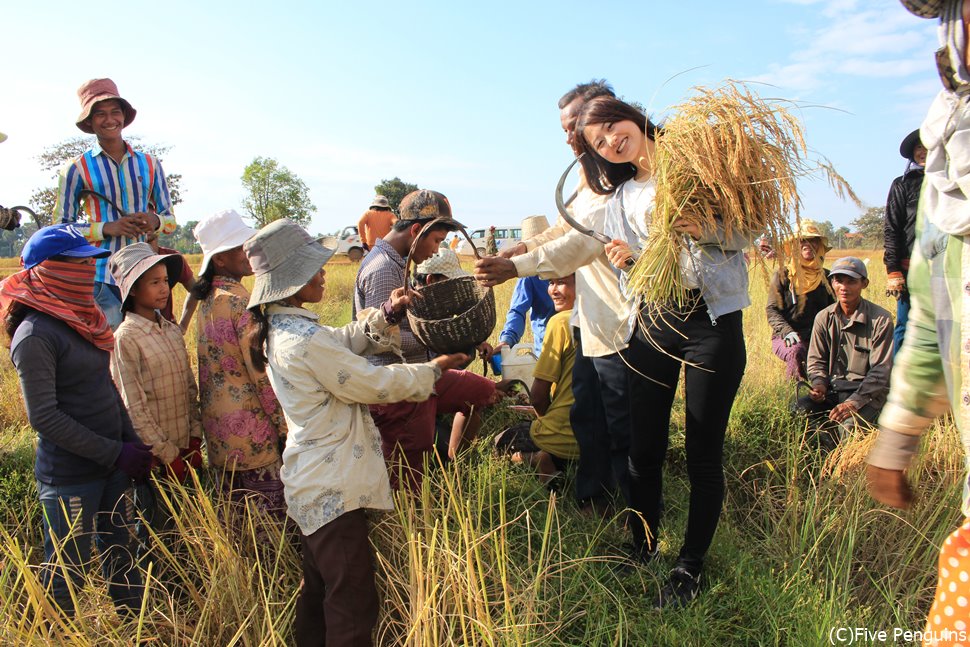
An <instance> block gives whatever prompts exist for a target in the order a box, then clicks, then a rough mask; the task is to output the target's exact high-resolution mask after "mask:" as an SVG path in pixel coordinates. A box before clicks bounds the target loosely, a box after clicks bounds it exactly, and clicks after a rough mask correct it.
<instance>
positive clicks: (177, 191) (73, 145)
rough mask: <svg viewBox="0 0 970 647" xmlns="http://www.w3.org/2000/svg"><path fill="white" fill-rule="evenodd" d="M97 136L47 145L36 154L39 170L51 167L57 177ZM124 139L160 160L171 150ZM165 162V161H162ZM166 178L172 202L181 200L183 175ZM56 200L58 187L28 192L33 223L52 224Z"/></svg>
mask: <svg viewBox="0 0 970 647" xmlns="http://www.w3.org/2000/svg"><path fill="white" fill-rule="evenodd" d="M97 141H98V140H97V137H94V136H88V137H71V138H70V139H65V140H64V141H62V142H59V143H57V144H54V145H53V146H48V147H47V148H45V149H44V151H43V152H42V153H41V154H40V155H38V156H37V161H38V162H40V168H41V170H42V171H53V172H54V173H53V174H52V175H51V177H52V179H53V180H54V181H55V182H56V181H57V172H58V171H59V170H60V168H61V167H62V166H64V165H65V164H67V163H68V162H70V161H71V160H73V159H75V158H76V157H79V156H81V155H83V154H84V153H85V152H86V151H87V150H88V149H89V148H91V147H92V146H94V145H95V144H96V143H97ZM125 141H126V142H128V143H129V144H131V147H132V148H134V149H135V150H138V151H142V152H144V153H148V154H149V155H153V156H154V157H156V158H158V161H159V162H163V158H164V157H165V155H166V154H167V153H168V152H169V151H170V150H172V147H171V146H164V145H162V144H145V143H142V141H141V138H140V137H125ZM163 164H164V162H163ZM165 179H166V180H167V181H168V192H169V195H170V196H171V198H172V204H173V205H176V204H179V203H180V202H182V189H181V186H182V176H181V174H179V173H166V174H165ZM56 203H57V187H56V186H49V187H41V188H38V189H35V190H34V192H33V194H31V196H30V206H31V208H32V209H33V210H34V211H35V212H36V213H37V221H36V222H35V223H34V224H36V225H37V226H38V227H46V226H47V225H49V224H51V219H52V217H53V214H54V205H55V204H56Z"/></svg>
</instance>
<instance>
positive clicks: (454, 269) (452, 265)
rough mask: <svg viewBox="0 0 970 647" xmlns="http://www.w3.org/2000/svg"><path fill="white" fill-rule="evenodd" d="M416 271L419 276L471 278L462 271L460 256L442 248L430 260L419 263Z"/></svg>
mask: <svg viewBox="0 0 970 647" xmlns="http://www.w3.org/2000/svg"><path fill="white" fill-rule="evenodd" d="M414 271H415V272H416V273H418V274H443V275H444V276H447V277H448V278H449V279H457V278H458V277H460V276H470V275H469V273H468V272H466V271H465V270H464V269H462V267H461V263H460V262H459V261H458V254H456V253H455V252H453V251H451V249H449V248H447V247H442V248H440V249H439V250H438V251H437V252H436V253H435V254H433V255H432V256H431V257H430V258H429V259H428V260H426V261H423V262H421V263H419V264H418V266H417V267H416V268H415V269H414Z"/></svg>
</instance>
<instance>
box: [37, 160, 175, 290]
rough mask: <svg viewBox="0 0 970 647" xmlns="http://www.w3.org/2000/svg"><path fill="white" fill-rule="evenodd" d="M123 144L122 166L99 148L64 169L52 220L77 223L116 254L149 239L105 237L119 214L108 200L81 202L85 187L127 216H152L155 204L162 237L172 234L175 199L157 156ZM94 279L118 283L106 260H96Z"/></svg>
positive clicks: (94, 241) (87, 198) (91, 238)
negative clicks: (146, 213)
mask: <svg viewBox="0 0 970 647" xmlns="http://www.w3.org/2000/svg"><path fill="white" fill-rule="evenodd" d="M125 146H126V147H127V148H128V152H127V153H125V156H124V157H123V158H122V159H121V163H120V164H118V163H117V162H115V161H114V160H113V159H112V158H111V156H110V155H108V154H107V153H105V152H104V151H103V150H101V147H100V146H99V145H98V144H95V145H94V147H93V148H91V150H89V151H88V152H86V153H84V154H83V155H81V156H80V157H78V158H77V159H75V160H74V161H73V162H70V163H68V164H66V165H65V166H64V167H62V168H61V170H60V172H59V174H58V175H59V179H58V187H57V204H56V205H55V207H54V222H58V221H60V222H69V223H73V224H74V225H75V226H76V227H77V228H78V229H79V230H81V232H82V233H84V236H85V238H87V239H88V241H90V242H91V244H93V245H95V246H98V247H102V248H104V249H109V250H111V252H112V253H114V252H116V251H118V250H119V249H121V248H122V247H126V246H127V245H130V244H131V243H135V242H145V237H144V236H139V237H138V239H137V240H136V239H134V238H126V237H121V238H117V237H114V236H105V235H104V232H103V231H102V228H103V227H104V224H105V223H107V222H114V221H116V220H118V219H119V218H120V217H121V214H120V213H118V211H117V209H115V208H114V207H113V206H111V205H110V204H108V203H107V202H105V201H104V200H101V199H99V198H95V197H93V196H85V197H84V198H83V203H82V198H81V195H80V193H81V191H82V190H83V189H89V190H91V191H97V192H98V193H100V194H102V195H104V196H107V197H108V198H110V199H111V201H112V202H114V204H116V205H118V207H119V208H121V209H124V210H125V212H126V213H139V212H142V213H144V212H148V211H150V209H149V204H152V205H154V206H155V212H156V213H157V214H158V218H159V220H160V221H161V227H160V229H159V233H162V234H171V233H172V232H174V231H175V216H174V215H173V213H172V199H171V197H170V196H169V193H168V182H166V180H165V172H164V171H163V170H162V165H161V164H160V163H159V161H158V159H157V158H155V157H154V156H153V155H149V154H148V153H143V152H141V151H136V150H135V149H133V148H132V147H131V145H129V144H128V143H127V142H126V143H125ZM94 280H95V281H100V282H102V283H110V284H112V285H113V284H114V282H115V280H114V278H113V277H112V276H111V272H109V271H108V259H107V258H99V259H98V262H97V271H96V273H95V275H94Z"/></svg>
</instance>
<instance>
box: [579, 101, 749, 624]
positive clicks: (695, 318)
mask: <svg viewBox="0 0 970 647" xmlns="http://www.w3.org/2000/svg"><path fill="white" fill-rule="evenodd" d="M658 132H659V131H658V128H657V126H655V125H654V124H653V123H651V122H650V121H649V120H648V119H647V118H646V116H644V115H643V114H642V113H641V112H640V111H639V110H637V109H636V108H634V107H633V106H630V105H628V104H626V103H624V102H622V101H619V100H617V99H614V98H611V97H599V98H597V99H594V100H592V101H590V102H588V103H587V104H586V105H585V107H584V108H583V111H582V113H581V115H580V117H579V120H578V122H577V126H576V134H577V141H578V143H579V148H580V152H582V153H584V155H582V157H581V158H580V161H581V163H582V165H583V169H584V171H585V174H586V178H587V180H588V182H589V185H590V187H591V188H592V189H593V191H595V192H596V193H599V194H609V193H613V195H612V197H611V198H610V201H609V203H608V205H607V216H606V230H607V231H606V234H607V235H608V236H610V237H611V238H612V239H613V242H612V243H610V244H609V245H607V248H606V250H607V254H608V256H609V258H610V261H611V262H612V263H613V264H614V266H616V267H617V268H621V269H622V270H623V272H622V273H621V277H620V283H621V288H622V289H624V290H629V289H630V288H631V286H630V285H629V278H630V275H629V268H628V265H627V262H628V260H629V259H631V258H633V257H635V256H637V255H638V254H639V252H640V251H641V248H642V247H643V246H644V244H645V241H647V239H648V234H649V231H650V228H651V226H652V225H651V220H652V219H653V217H654V210H655V197H656V193H657V183H656V180H655V172H654V171H655V155H656V152H657V143H656V141H655V140H656V137H657V134H658ZM691 215H692V214H691V213H689V212H687V211H684V212H681V213H680V214H679V217H676V218H674V219H673V220H672V229H673V233H672V234H671V235H670V236H669V237H668V238H667V240H674V239H676V238H680V239H681V242H680V246H679V248H678V249H679V251H677V252H676V253H677V254H679V263H678V265H679V271H678V272H674V273H673V274H671V275H668V276H669V278H662V277H653V278H652V279H651V280H653V281H662V280H668V281H676V282H677V283H678V288H679V289H680V290H681V294H683V295H684V297H683V298H682V299H679V300H674V301H670V302H666V301H665V302H649V301H645V300H643V299H641V298H635V299H633V300H632V303H633V307H632V308H631V312H630V317H629V321H628V324H627V328H626V330H624V331H621V332H622V333H624V334H625V336H626V338H628V339H629V342H630V346H629V348H628V350H627V354H626V357H627V360H628V363H629V365H630V366H631V371H630V374H629V379H630V414H631V420H637V421H641V422H640V424H639V428H637V427H636V426H635V427H634V428H633V429H632V433H631V438H630V500H631V505H632V507H633V508H634V510H635V511H636V512H637V513H639V514H640V515H642V517H643V521H644V522H645V524H646V528H644V526H643V524H641V523H634V524H632V525H631V528H632V530H633V534H634V544H635V546H634V547H635V549H636V550H635V554H638V555H639V556H640V558H641V559H642V560H643V561H647V560H649V559H652V558H653V557H655V556H656V555H657V553H658V545H657V535H656V533H657V528H658V525H659V522H660V512H661V507H662V472H663V462H664V457H665V455H666V452H667V444H668V436H669V432H670V411H671V406H672V405H673V401H674V395H675V393H676V390H677V381H678V378H679V374H680V369H681V365H682V364H683V365H684V366H685V369H686V370H685V396H684V398H685V405H686V411H685V419H686V429H685V435H686V438H685V449H686V453H687V472H688V476H689V479H690V509H689V512H688V518H687V531H686V534H685V536H684V542H683V545H682V547H681V549H680V553H679V555H678V558H677V563H676V566H675V567H674V569H673V570H672V571H671V572H670V575H669V578H668V580H667V582H666V583H665V584H664V586H663V587H662V588H661V591H660V594H659V596H658V598H657V599H656V602H655V606H656V607H657V608H668V607H678V606H682V605H684V604H687V603H688V602H690V601H691V600H692V599H693V598H694V597H695V596H696V595H697V594H698V592H699V589H700V575H701V571H702V569H703V564H704V556H705V554H706V553H707V550H708V548H709V546H710V544H711V541H712V539H713V537H714V531H715V529H716V528H717V523H718V519H719V518H720V513H721V507H722V503H723V499H724V475H723V467H722V458H723V446H724V434H725V430H726V428H727V422H728V417H729V415H730V412H731V407H732V405H733V403H734V396H735V394H736V393H737V390H738V387H739V385H740V383H741V377H742V375H743V374H744V368H745V362H746V355H745V345H744V336H743V332H742V326H741V323H742V317H741V310H742V308H744V307H746V306H747V305H749V304H750V298H749V296H748V273H747V268H746V266H745V262H744V256H743V254H742V251H741V250H742V249H743V248H744V247H745V246H746V245H747V244H748V241H747V240H746V239H745V238H744V237H743V236H741V235H740V229H739V228H737V227H735V228H733V231H726V228H725V227H724V225H723V224H722V223H720V222H719V223H717V224H715V225H714V226H705V225H704V224H702V223H701V222H700V221H699V219H697V218H691ZM728 229H730V228H728ZM633 291H634V292H635V291H636V290H633ZM631 296H637V297H638V295H631Z"/></svg>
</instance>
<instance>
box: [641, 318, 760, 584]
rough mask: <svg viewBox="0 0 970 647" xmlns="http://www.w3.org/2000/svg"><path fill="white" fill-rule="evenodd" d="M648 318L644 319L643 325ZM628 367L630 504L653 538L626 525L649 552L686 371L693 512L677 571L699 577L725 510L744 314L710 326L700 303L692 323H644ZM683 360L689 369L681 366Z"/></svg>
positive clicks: (683, 320)
mask: <svg viewBox="0 0 970 647" xmlns="http://www.w3.org/2000/svg"><path fill="white" fill-rule="evenodd" d="M645 316H646V315H645V313H643V314H642V317H645ZM627 358H628V360H629V361H630V365H631V369H632V370H631V371H630V420H631V421H632V433H631V436H630V501H631V506H632V507H633V509H634V510H636V511H637V512H639V513H640V514H642V515H643V518H644V520H645V521H646V523H647V526H648V527H649V529H650V532H651V534H652V535H653V538H647V537H646V536H645V532H644V528H643V526H642V524H640V523H633V524H631V528H632V531H633V536H634V541H636V542H638V543H645V544H646V546H647V548H649V549H652V548H653V546H654V541H655V537H656V534H657V529H658V527H659V524H660V510H661V505H662V501H663V463H664V458H665V457H666V454H667V442H668V436H669V434H670V408H671V406H672V405H673V401H674V394H675V393H676V391H677V381H678V379H679V378H680V369H681V366H684V368H685V405H686V410H687V413H686V430H685V436H686V438H685V446H686V451H687V474H688V477H689V479H690V510H689V512H688V515H687V532H686V534H685V535H684V544H683V546H682V547H681V550H680V556H679V558H678V564H679V565H681V566H684V567H686V568H687V569H688V570H690V571H691V572H694V573H695V574H696V573H699V572H700V570H701V568H702V567H703V562H704V555H705V554H706V553H707V549H708V548H709V547H710V545H711V541H712V540H713V538H714V531H715V530H716V529H717V522H718V519H719V518H720V516H721V507H722V505H723V503H724V469H723V454H724V432H725V430H726V429H727V423H728V418H729V416H730V414H731V406H732V405H733V404H734V396H735V395H736V394H737V391H738V387H739V386H740V384H741V378H742V376H743V375H744V367H745V363H746V361H747V357H746V354H745V347H744V333H743V330H742V316H741V311H740V310H738V311H735V312H731V313H729V314H726V315H723V316H721V317H719V318H718V319H717V322H716V323H712V322H711V319H710V316H709V315H708V313H707V309H706V308H705V307H704V305H703V303H700V304H698V306H697V307H696V308H694V311H693V312H691V313H690V314H689V315H686V318H685V315H684V314H677V313H676V312H673V311H665V312H664V313H663V316H662V318H661V319H657V318H655V319H654V320H653V321H652V322H651V321H649V320H647V319H645V318H644V320H643V322H642V323H641V326H640V328H639V329H638V330H637V334H636V335H635V337H634V338H633V340H632V341H631V343H630V347H629V348H628V349H627ZM680 360H683V361H684V362H689V364H682V363H681V361H680Z"/></svg>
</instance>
